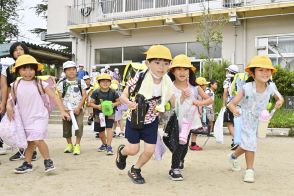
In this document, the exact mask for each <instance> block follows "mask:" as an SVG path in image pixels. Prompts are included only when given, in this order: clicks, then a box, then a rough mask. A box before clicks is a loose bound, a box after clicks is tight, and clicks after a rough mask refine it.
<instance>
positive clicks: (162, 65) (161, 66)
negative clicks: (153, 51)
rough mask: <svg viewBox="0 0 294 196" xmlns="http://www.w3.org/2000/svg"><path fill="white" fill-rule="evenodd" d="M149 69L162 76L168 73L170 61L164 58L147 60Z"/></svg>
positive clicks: (157, 75)
mask: <svg viewBox="0 0 294 196" xmlns="http://www.w3.org/2000/svg"><path fill="white" fill-rule="evenodd" d="M146 65H147V66H148V68H149V70H150V71H151V72H152V73H153V74H154V75H155V76H156V77H158V78H162V77H163V76H164V74H166V73H167V70H168V67H169V65H170V62H169V61H167V60H164V59H154V60H152V61H146Z"/></svg>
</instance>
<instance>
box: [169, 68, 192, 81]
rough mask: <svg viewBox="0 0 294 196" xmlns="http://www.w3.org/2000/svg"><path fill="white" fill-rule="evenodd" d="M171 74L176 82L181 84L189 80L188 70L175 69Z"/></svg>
mask: <svg viewBox="0 0 294 196" xmlns="http://www.w3.org/2000/svg"><path fill="white" fill-rule="evenodd" d="M172 73H173V74H174V76H175V78H176V80H178V81H180V82H183V81H187V80H188V78H189V69H188V68H184V67H176V68H174V69H173V71H172Z"/></svg>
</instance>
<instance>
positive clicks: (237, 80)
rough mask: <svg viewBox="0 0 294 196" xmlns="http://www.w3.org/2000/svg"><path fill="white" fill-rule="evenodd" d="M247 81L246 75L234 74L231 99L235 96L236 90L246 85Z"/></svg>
mask: <svg viewBox="0 0 294 196" xmlns="http://www.w3.org/2000/svg"><path fill="white" fill-rule="evenodd" d="M247 79H248V74H247V73H236V74H235V76H234V79H233V82H232V88H231V91H230V95H232V96H233V97H234V96H236V95H237V92H238V90H239V89H240V88H241V87H242V86H243V85H244V84H245V83H246V80H247Z"/></svg>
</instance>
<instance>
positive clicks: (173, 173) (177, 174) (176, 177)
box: [168, 169, 184, 181]
mask: <svg viewBox="0 0 294 196" xmlns="http://www.w3.org/2000/svg"><path fill="white" fill-rule="evenodd" d="M168 174H169V176H170V179H171V180H173V181H182V180H183V179H184V178H183V176H182V174H181V171H180V169H171V170H169V172H168Z"/></svg>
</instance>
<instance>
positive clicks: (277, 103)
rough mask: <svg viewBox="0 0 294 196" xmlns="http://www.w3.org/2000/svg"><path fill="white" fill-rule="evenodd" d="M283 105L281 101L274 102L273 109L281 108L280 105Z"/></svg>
mask: <svg viewBox="0 0 294 196" xmlns="http://www.w3.org/2000/svg"><path fill="white" fill-rule="evenodd" d="M283 103H284V101H283V100H281V99H279V100H278V101H276V104H275V108H276V109H279V108H281V107H282V105H283Z"/></svg>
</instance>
